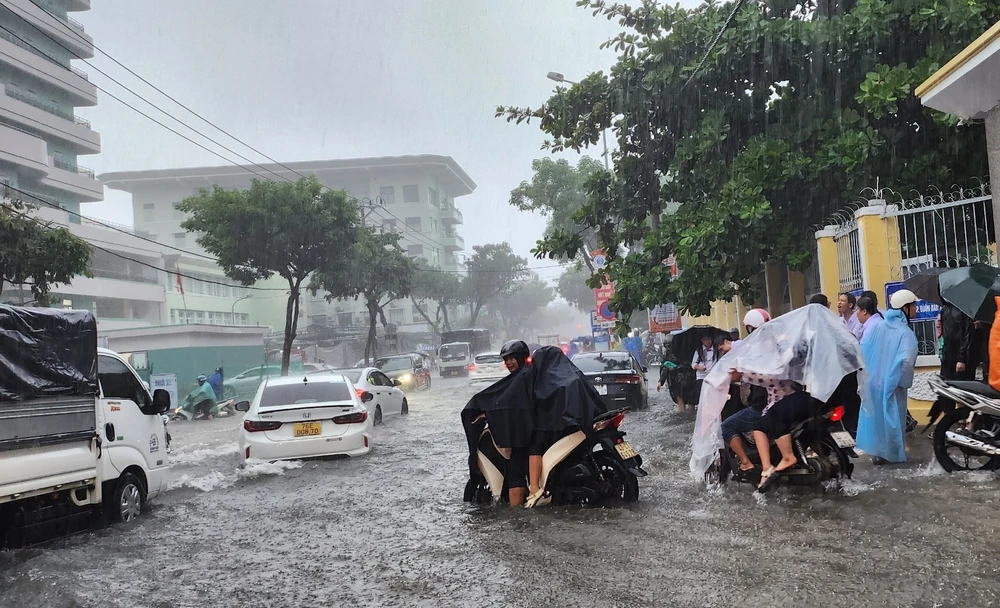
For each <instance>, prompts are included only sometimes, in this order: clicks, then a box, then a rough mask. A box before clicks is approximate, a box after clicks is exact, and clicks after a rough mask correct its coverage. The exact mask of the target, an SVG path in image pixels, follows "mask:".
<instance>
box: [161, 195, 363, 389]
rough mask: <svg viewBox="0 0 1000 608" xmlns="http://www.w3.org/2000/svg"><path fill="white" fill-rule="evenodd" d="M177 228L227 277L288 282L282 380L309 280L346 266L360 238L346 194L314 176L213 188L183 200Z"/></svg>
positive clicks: (357, 220)
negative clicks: (194, 236) (330, 188)
mask: <svg viewBox="0 0 1000 608" xmlns="http://www.w3.org/2000/svg"><path fill="white" fill-rule="evenodd" d="M178 208H179V209H181V210H182V211H185V212H187V213H188V214H189V217H188V219H186V220H185V221H184V222H183V223H182V224H181V226H182V227H183V228H184V229H185V230H188V231H190V232H195V233H198V235H199V236H198V244H199V245H201V246H202V247H204V248H205V250H206V251H208V252H209V253H211V254H212V255H214V256H215V257H216V258H218V260H219V266H221V267H222V269H223V270H224V271H225V273H226V275H227V276H229V277H231V278H233V279H235V280H237V281H240V282H241V283H243V284H244V285H251V284H253V283H254V282H255V281H258V280H262V279H267V278H269V277H271V276H272V275H274V274H278V275H279V276H281V277H283V278H284V279H285V280H286V281H287V282H288V289H289V294H288V302H287V305H286V308H285V339H284V347H283V349H282V358H281V370H282V371H281V373H282V374H287V373H288V361H289V356H290V353H291V347H292V342H293V341H294V340H295V334H296V330H297V327H298V317H299V296H300V295H301V290H302V288H303V287H304V285H303V283H304V282H305V280H306V278H307V277H309V275H311V274H312V273H313V272H315V271H317V270H320V269H328V268H332V267H336V266H338V265H340V264H344V263H345V261H346V260H347V256H348V253H347V252H348V251H349V250H350V249H351V247H352V245H353V243H354V242H355V240H356V239H357V236H358V230H359V225H360V218H359V216H358V210H357V207H356V206H355V205H354V204H352V203H350V202H349V201H348V200H347V196H346V194H345V193H344V192H330V191H326V192H324V191H323V186H322V184H320V183H319V181H317V180H316V178H314V177H308V178H302V179H300V180H298V181H297V182H280V183H279V182H260V181H257V180H254V181H253V182H252V183H251V186H250V188H249V189H248V190H239V189H236V190H226V189H224V188H220V187H219V186H214V187H213V188H212V190H202V191H201V192H200V193H199V194H198V195H197V196H192V197H188V198H186V199H184V200H183V201H181V204H180V205H179V206H178Z"/></svg>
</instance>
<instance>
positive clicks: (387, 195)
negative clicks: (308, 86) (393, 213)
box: [378, 186, 396, 205]
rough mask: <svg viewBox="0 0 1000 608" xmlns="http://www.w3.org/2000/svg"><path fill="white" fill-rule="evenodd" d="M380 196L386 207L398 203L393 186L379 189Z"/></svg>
mask: <svg viewBox="0 0 1000 608" xmlns="http://www.w3.org/2000/svg"><path fill="white" fill-rule="evenodd" d="M378 195H379V196H381V197H382V202H383V203H385V204H386V205H391V204H393V203H395V202H396V188H394V187H392V186H382V187H381V188H379V189H378Z"/></svg>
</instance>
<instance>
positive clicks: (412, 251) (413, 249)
mask: <svg viewBox="0 0 1000 608" xmlns="http://www.w3.org/2000/svg"><path fill="white" fill-rule="evenodd" d="M406 254H407V255H408V256H410V257H414V258H419V257H420V256H422V255H424V246H423V245H410V246H409V247H407V248H406Z"/></svg>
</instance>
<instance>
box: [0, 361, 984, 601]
mask: <svg viewBox="0 0 1000 608" xmlns="http://www.w3.org/2000/svg"><path fill="white" fill-rule="evenodd" d="M480 386H482V385H480ZM475 390H477V387H476V386H475V385H469V383H468V381H466V380H463V379H455V380H440V381H439V380H438V379H437V378H435V384H434V388H433V389H432V390H431V391H429V392H426V393H416V394H412V395H411V396H410V404H411V405H410V416H409V417H408V418H393V419H389V420H388V421H387V424H385V425H384V426H382V427H378V428H376V430H375V444H374V445H375V450H374V451H373V452H372V454H371V455H369V456H368V457H363V458H359V459H354V460H331V461H318V462H317V461H306V462H291V463H282V464H262V465H254V466H250V467H248V468H246V469H239V468H238V466H237V464H238V455H237V444H236V440H237V435H236V433H237V428H238V425H239V419H238V418H237V419H222V420H217V421H214V422H211V423H174V424H171V430H172V434H173V438H174V443H173V454H172V458H173V460H174V461H175V462H176V464H175V466H174V470H173V473H172V478H173V481H172V489H171V490H170V491H169V492H167V493H166V494H165V495H163V496H161V497H159V499H158V500H156V502H155V504H154V505H153V507H152V510H151V512H150V513H148V514H147V516H146V517H144V518H143V519H142V520H141V521H140V522H139V523H137V524H135V525H133V526H131V527H126V526H118V527H114V528H110V529H105V530H102V531H100V532H97V533H92V534H84V535H79V536H76V537H73V538H70V539H67V540H63V541H58V542H56V543H54V544H50V545H47V546H45V547H42V548H36V549H30V550H22V551H15V552H8V553H0V571H2V572H3V573H4V575H3V577H2V578H0V606H19V607H23V608H29V607H36V606H37V607H43V606H44V607H63V606H67V607H70V606H81V607H82V606H115V607H117V606H121V607H126V606H127V607H130V608H139V607H147V606H148V607H156V608H167V607H182V606H183V607H187V606H247V607H249V606H340V605H343V606H347V605H358V606H477V607H478V606H511V605H526V604H527V605H532V604H544V605H551V606H596V605H603V606H654V605H660V606H733V605H752V606H793V605H795V606H801V605H809V606H821V605H830V606H928V607H930V606H990V605H995V604H996V602H997V601H998V597H997V596H998V592H1000V580H998V572H997V564H1000V541H998V540H997V523H996V522H997V518H996V516H995V512H996V509H997V507H998V503H997V495H998V491H1000V482H998V481H997V479H996V478H995V476H993V475H987V474H973V475H947V474H945V473H944V472H942V471H941V469H940V468H939V467H938V466H937V465H936V464H933V465H928V464H926V463H927V462H929V461H930V459H931V457H930V449H929V448H930V446H929V443H930V442H929V440H927V439H926V437H923V438H917V439H916V441H915V442H914V444H915V445H914V449H913V452H912V455H913V456H914V459H915V460H916V461H917V462H916V463H914V464H911V465H907V466H905V467H898V468H880V469H874V468H873V467H872V466H871V465H870V464H868V463H867V462H866V461H865V460H864V459H862V460H859V461H858V462H859V466H858V470H857V473H856V475H855V478H856V479H855V480H854V481H850V482H846V483H845V484H844V486H843V487H842V488H841V489H840V490H839V491H838V490H837V489H836V488H835V487H832V486H831V487H829V488H827V489H826V490H825V491H824V490H822V489H794V490H789V489H780V490H779V491H777V492H775V493H772V494H769V495H768V496H767V497H766V498H758V497H755V496H754V495H752V494H751V491H750V488H749V487H748V486H742V487H736V486H730V487H727V488H724V489H722V490H718V491H714V492H707V491H706V490H705V489H704V487H703V486H701V485H699V484H696V483H694V482H693V481H692V480H691V479H690V477H689V474H688V469H687V458H688V451H687V447H686V444H687V442H688V440H689V437H690V434H691V430H692V422H691V421H688V420H682V419H680V418H678V417H677V416H676V415H675V414H673V413H672V412H671V410H672V406H671V404H670V403H669V398H668V397H667V396H666V393H665V392H664V393H656V392H655V391H653V392H651V408H650V409H649V410H648V411H644V412H640V413H636V414H630V415H629V417H628V418H627V419H626V422H625V425H624V427H623V428H624V429H625V430H626V431H627V432H628V434H629V439H630V441H631V442H632V444H633V445H634V446H635V447H636V448H637V449H638V450H639V451H640V453H641V454H642V455H643V457H644V459H645V462H646V465H645V468H646V469H647V470H648V471H649V472H650V476H649V477H647V478H645V479H643V480H641V482H640V483H641V491H640V502H639V503H638V504H636V505H635V506H633V507H631V508H624V509H614V510H612V509H592V510H588V509H579V508H561V507H560V508H547V509H539V510H535V511H525V510H513V509H510V508H507V507H499V506H498V507H494V508H489V509H483V508H476V507H472V506H469V505H467V504H465V503H463V502H462V489H463V486H464V483H465V481H466V479H467V470H466V456H467V453H466V447H465V441H464V436H463V434H462V430H461V425H460V423H459V411H460V409H461V408H462V406H463V405H464V404H465V402H466V401H467V399H468V398H469V397H470V396H471V395H472V394H473V392H474V391H475ZM911 437H914V436H912V435H911Z"/></svg>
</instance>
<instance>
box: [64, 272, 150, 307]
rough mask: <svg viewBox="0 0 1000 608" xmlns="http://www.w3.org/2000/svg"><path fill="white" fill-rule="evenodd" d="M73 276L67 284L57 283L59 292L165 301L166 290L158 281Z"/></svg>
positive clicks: (86, 295) (85, 295)
mask: <svg viewBox="0 0 1000 608" xmlns="http://www.w3.org/2000/svg"><path fill="white" fill-rule="evenodd" d="M93 274H94V276H93V277H73V280H72V282H70V284H69V285H59V293H60V294H64V295H67V296H70V297H71V298H72V296H80V297H91V298H105V297H111V298H115V299H118V300H136V301H139V302H156V303H160V302H165V301H166V299H167V298H166V291H165V290H164V288H163V285H160V284H159V282H158V281H157V282H154V283H149V282H139V281H130V280H123V279H120V278H114V277H102V276H98V273H97V272H94V273H93Z"/></svg>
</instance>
